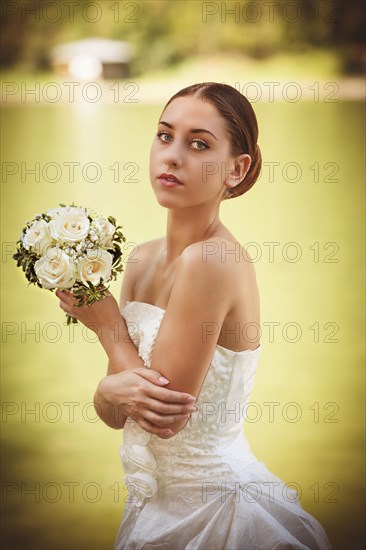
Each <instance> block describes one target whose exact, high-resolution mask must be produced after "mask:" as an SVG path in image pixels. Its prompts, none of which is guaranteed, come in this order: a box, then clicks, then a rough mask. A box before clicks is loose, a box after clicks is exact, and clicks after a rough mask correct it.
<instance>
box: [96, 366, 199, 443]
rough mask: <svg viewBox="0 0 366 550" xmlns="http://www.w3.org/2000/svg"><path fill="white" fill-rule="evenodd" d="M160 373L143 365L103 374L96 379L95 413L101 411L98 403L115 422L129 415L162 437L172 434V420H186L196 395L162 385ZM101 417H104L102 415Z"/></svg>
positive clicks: (190, 412)
mask: <svg viewBox="0 0 366 550" xmlns="http://www.w3.org/2000/svg"><path fill="white" fill-rule="evenodd" d="M160 376H161V374H160V373H159V372H157V371H155V370H150V369H148V368H146V367H141V368H136V369H130V370H125V371H122V372H119V373H117V374H111V375H109V376H105V377H104V378H102V380H101V381H100V382H99V385H98V388H97V391H96V394H95V400H94V403H95V405H96V410H97V413H98V415H99V416H100V417H101V418H102V417H103V411H101V410H99V411H98V405H99V404H100V405H101V408H102V406H104V407H106V408H107V409H109V411H111V410H112V409H113V411H114V414H113V420H114V421H115V423H116V427H119V428H121V427H122V426H121V425H119V426H118V416H120V417H121V414H122V415H125V416H130V417H131V418H132V419H133V420H135V422H137V423H138V424H139V425H140V426H141V427H142V428H143V429H144V430H145V431H147V432H149V433H152V434H155V435H157V436H159V437H160V438H162V439H169V438H170V437H172V436H173V435H175V433H174V431H172V430H170V431H169V427H171V426H172V425H173V424H174V423H177V422H178V421H180V422H182V421H185V422H184V423H186V422H187V421H188V419H189V417H190V415H191V414H192V412H194V411H195V410H196V407H194V402H195V398H194V397H193V396H191V395H190V394H188V393H184V392H177V391H173V390H168V389H167V388H164V387H162V385H163V384H164V383H168V382H164V381H161V380H159V378H160ZM102 419H103V418H102Z"/></svg>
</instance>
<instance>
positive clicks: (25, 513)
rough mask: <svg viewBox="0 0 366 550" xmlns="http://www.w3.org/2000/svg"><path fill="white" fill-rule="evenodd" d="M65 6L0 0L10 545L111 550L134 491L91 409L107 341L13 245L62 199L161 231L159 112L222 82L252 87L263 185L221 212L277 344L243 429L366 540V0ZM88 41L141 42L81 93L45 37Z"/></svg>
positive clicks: (264, 456)
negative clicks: (365, 0) (186, 89)
mask: <svg viewBox="0 0 366 550" xmlns="http://www.w3.org/2000/svg"><path fill="white" fill-rule="evenodd" d="M5 4H6V6H5V7H4V5H5ZM47 4H48V6H47ZM52 4H55V3H50V2H49V3H47V2H6V3H3V9H4V10H7V11H5V12H4V13H3V15H4V17H3V33H2V37H3V38H2V40H3V44H2V58H1V63H2V68H3V72H2V86H3V91H4V90H5V95H3V105H2V123H1V124H2V126H1V129H2V206H1V208H2V212H1V214H2V215H1V229H2V264H1V267H2V329H3V336H2V370H1V393H2V412H3V416H2V423H1V429H2V438H1V439H2V526H3V529H2V531H3V533H2V542H3V548H8V549H22V550H23V549H25V550H41V549H42V550H43V549H44V550H46V549H48V548H53V549H54V550H64V549H65V548H68V549H70V550H76V549H78V550H84V549H85V550H86V549H91V550H93V549H95V550H104V549H107V548H112V547H113V541H114V538H115V536H116V533H117V529H118V526H119V523H120V520H121V517H122V514H123V508H124V502H125V498H126V490H125V489H124V485H123V477H122V476H123V472H122V466H121V463H120V459H119V452H118V451H119V445H120V443H121V442H122V435H123V432H119V431H114V430H111V429H109V428H108V427H106V426H105V425H104V424H103V423H102V422H101V421H99V420H98V419H97V417H96V414H95V412H94V410H93V406H92V398H93V394H94V390H95V388H96V385H97V383H98V381H99V380H100V378H101V377H102V376H103V375H104V374H105V372H106V364H107V361H106V357H105V355H104V352H103V351H102V349H101V347H100V345H99V344H98V343H97V342H95V336H94V334H92V333H90V332H88V331H86V330H83V329H82V327H80V326H76V327H71V328H70V327H67V326H66V325H65V323H64V314H63V312H62V310H60V309H59V307H58V299H57V298H56V297H55V296H54V295H53V294H51V293H50V292H45V291H41V290H40V289H38V288H35V287H28V286H27V282H26V279H25V277H24V274H23V273H22V272H21V271H20V270H18V269H17V268H16V265H15V262H14V260H12V259H11V255H12V253H13V252H14V242H15V241H16V240H17V238H18V236H19V234H20V231H21V229H22V227H23V226H24V222H25V221H26V220H28V219H31V218H32V217H33V216H34V215H35V214H36V213H38V212H43V211H45V210H46V209H48V208H50V207H53V206H56V205H57V204H58V203H60V202H61V203H71V202H75V203H76V204H82V205H85V206H88V207H90V208H93V209H95V210H97V211H99V212H100V213H101V214H104V215H108V214H111V215H113V216H115V217H116V218H117V219H118V220H119V222H120V223H121V224H122V225H123V231H124V234H125V236H126V239H127V242H126V245H125V250H124V254H125V256H127V255H128V254H129V252H130V251H131V250H132V246H133V244H134V243H140V242H143V241H145V240H149V239H152V238H155V237H158V236H161V235H163V234H164V232H165V223H166V212H165V211H163V210H162V208H161V207H160V206H159V205H158V204H157V202H156V201H155V197H154V194H153V192H152V189H151V187H150V183H149V176H148V157H149V148H150V145H151V141H152V139H153V137H154V134H155V131H156V123H157V120H158V117H159V116H160V113H161V110H162V108H163V106H164V104H165V103H166V101H167V100H168V99H169V97H170V96H171V95H172V94H173V93H174V92H176V91H178V90H179V89H180V88H181V87H183V86H186V85H189V84H192V83H194V82H200V81H210V80H214V81H218V82H226V83H227V84H231V85H232V86H236V87H237V88H239V89H240V90H241V91H243V93H244V91H247V95H248V98H249V99H252V100H253V107H254V109H255V112H256V114H257V118H258V122H259V128H260V137H259V144H260V147H261V150H262V156H263V162H264V164H263V168H262V174H261V177H260V179H259V181H258V182H257V183H256V185H255V186H254V188H253V189H252V190H251V191H250V192H249V193H248V194H246V195H245V196H244V197H241V198H238V199H236V200H231V201H226V202H224V203H223V204H222V208H221V217H222V220H223V222H224V223H226V225H227V227H228V228H229V229H230V230H231V231H232V232H233V233H234V235H235V236H236V237H237V239H238V240H239V241H240V242H241V243H242V244H243V245H246V246H247V247H248V250H249V252H250V253H251V255H252V256H255V257H256V255H257V254H258V256H257V262H256V271H257V278H258V284H259V289H260V294H261V321H262V341H263V352H262V356H261V360H260V364H259V368H258V373H257V379H256V385H255V387H254V390H253V394H252V397H251V401H252V402H253V403H254V404H253V408H252V409H250V410H249V413H250V418H251V420H250V421H248V423H247V425H246V433H247V437H248V439H249V441H250V443H251V445H252V448H253V450H254V452H255V453H256V454H257V456H258V458H259V459H260V460H263V461H264V462H265V464H266V465H267V467H268V468H269V469H271V470H272V471H273V472H274V473H276V474H277V475H278V476H279V477H281V478H282V479H284V480H285V481H286V482H288V483H290V484H296V485H295V486H296V488H297V489H298V490H299V489H300V494H301V502H302V504H303V506H304V508H305V509H307V510H308V511H309V512H310V513H312V514H314V515H315V516H316V517H317V518H318V519H319V521H321V523H322V524H323V525H324V527H325V529H326V531H327V533H328V534H329V537H330V539H331V542H332V544H333V548H334V549H335V550H343V549H345V548H349V549H351V548H352V549H355V550H356V549H361V548H363V544H364V530H363V529H364V528H363V526H364V512H365V510H364V440H363V433H364V351H365V344H364V332H365V318H364V282H365V277H364V275H365V274H364V244H365V242H364V214H365V212H364V205H365V200H364V199H365V196H364V195H365V192H364V143H365V135H364V115H365V112H364V104H363V100H364V87H363V84H362V72H363V70H364V65H363V63H364V58H365V45H364V42H363V39H362V32H361V29H362V27H363V25H364V8H363V6H362V3H361V2H355V1H351V2H342V3H340V2H338V3H337V2H305V1H298V2H279V3H278V6H275V5H274V4H275V3H273V5H272V4H271V3H268V2H267V3H266V2H236V3H235V2H227V3H221V2H190V1H187V2H180V1H172V2H168V1H165V2H160V1H149V2H129V3H127V2H108V1H105V2H92V3H90V2H79V3H78V6H75V8H74V12H73V18H72V19H71V17H70V13H69V12H68V10H66V7H65V3H62V2H60V3H59V6H60V10H61V11H60V12H59V11H52V9H53V10H55V8H54V7H53V8H52ZM128 4H130V5H132V8H131V6H128ZM250 4H252V6H250ZM254 4H255V6H256V9H257V12H254V11H250V10H254V9H255V6H254V7H253V5H254ZM93 5H94V7H93ZM95 5H96V6H97V7H95ZM223 5H225V8H227V11H226V12H225V11H224V9H223ZM236 5H238V6H239V8H237V7H236ZM269 5H272V8H273V12H269ZM291 5H292V7H291ZM294 5H296V6H295V7H297V11H294V10H295V8H294ZM93 9H94V11H93ZM98 9H99V11H98ZM229 9H234V10H237V11H236V12H235V13H234V15H230V13H228V11H229ZM259 9H260V10H261V12H260V11H258V10H259ZM27 10H29V11H27ZM32 10H33V11H32ZM83 10H84V12H83ZM207 10H211V11H207ZM216 10H217V11H216ZM58 13H60V14H61V16H60V18H59V19H57V17H58V15H57V14H58ZM256 13H259V14H260V17H259V18H258V19H257V20H255V19H256ZM32 14H34V15H32ZM271 14H272V15H271ZM99 15H100V18H99V19H98V20H96V21H95V22H92V21H90V20H91V19H92V18H93V17H94V18H95V19H97V16H99ZM126 18H127V19H129V21H126ZM131 18H132V19H133V20H134V21H131ZM89 37H102V38H111V39H115V40H126V41H129V42H130V43H131V44H133V45H134V47H135V52H136V53H135V56H134V57H133V59H132V60H131V62H130V63H129V67H128V71H129V75H128V77H126V78H125V79H121V80H111V81H107V80H103V79H99V80H98V81H97V85H98V86H99V88H94V89H96V90H101V97H100V99H99V100H98V101H95V102H93V101H88V100H86V99H85V96H84V95H83V94H82V93H80V90H85V89H86V88H85V87H86V86H88V82H87V81H84V82H82V81H80V82H78V84H79V86H78V88H77V90H79V91H78V93H77V94H76V99H75V101H73V102H72V101H70V97H69V96H68V94H67V90H68V88H67V87H66V85H65V82H70V81H71V79H70V78H64V79H63V78H62V77H60V75H58V74H55V73H53V69H52V64H51V61H50V50H51V48H52V47H54V46H56V45H58V44H62V43H65V42H70V41H74V40H78V39H82V38H89ZM50 82H53V83H56V84H57V86H58V88H54V89H55V90H61V92H62V95H61V98H60V99H59V100H57V101H55V102H51V101H47V99H46V100H45V98H44V97H43V94H42V90H44V89H45V87H46V86H48V85H49V83H50ZM37 83H38V84H37ZM248 83H252V85H251V86H248ZM266 83H267V84H266ZM270 83H274V84H273V86H275V88H274V89H275V95H274V97H273V98H272V97H271V96H270V95H269V89H270ZM289 83H292V85H290V84H289ZM37 86H39V88H37ZM110 86H113V87H114V88H112V89H111V88H110ZM11 87H12V88H11ZM32 87H33V89H34V90H36V92H35V94H33V96H32V95H22V90H23V91H24V90H25V89H27V90H30V89H31V88H32ZM11 89H12V90H13V92H12V93H9V90H11ZM48 89H49V90H50V88H48ZM90 89H91V90H92V88H90ZM37 90H39V91H37ZM116 90H118V92H119V94H120V95H119V98H118V100H117V101H116V96H115V93H116ZM299 90H300V92H299ZM132 92H133V94H134V95H133V96H131V95H129V94H131V93H132ZM257 94H259V95H258V96H257ZM47 97H49V96H46V98H47ZM88 97H89V96H88ZM131 98H132V99H134V100H136V101H131ZM37 99H39V101H37ZM37 163H38V164H37ZM73 163H75V164H73ZM71 167H73V170H74V174H73V176H72V168H71ZM32 170H33V171H34V172H33V173H32ZM270 243H273V244H272V245H271V244H270ZM293 243H295V245H294V244H293ZM271 246H272V247H273V250H274V252H273V256H272V255H271V254H270V250H271ZM296 254H298V258H297V261H293V258H294V256H295V255H296ZM120 285H121V279H120V280H118V281H116V282H114V283H112V285H111V290H112V292H113V293H114V294H115V296H116V297H117V296H118V294H119V290H120ZM271 327H274V328H273V333H272V331H271ZM32 330H33V333H32ZM295 344H296V345H295ZM270 403H272V407H273V416H271V414H270V409H271V405H270ZM294 404H295V405H294ZM32 411H33V412H32ZM294 419H295V420H296V421H293V420H294ZM245 550H250V549H245Z"/></svg>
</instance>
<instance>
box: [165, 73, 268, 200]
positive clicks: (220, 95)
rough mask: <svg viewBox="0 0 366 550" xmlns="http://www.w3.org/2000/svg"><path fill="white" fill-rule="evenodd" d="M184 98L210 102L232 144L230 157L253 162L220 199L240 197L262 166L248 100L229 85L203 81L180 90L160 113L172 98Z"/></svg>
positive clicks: (253, 115)
mask: <svg viewBox="0 0 366 550" xmlns="http://www.w3.org/2000/svg"><path fill="white" fill-rule="evenodd" d="M184 96H197V97H200V98H201V99H202V101H209V102H210V103H212V104H213V105H214V106H215V107H216V109H217V110H218V111H219V113H220V114H221V115H222V117H223V119H224V121H225V125H226V130H227V133H228V135H229V138H230V143H231V154H232V155H233V156H238V155H241V154H242V153H246V154H248V155H250V157H251V159H252V161H251V164H250V168H249V170H248V172H247V174H246V176H245V178H244V179H243V180H242V181H241V182H240V183H239V184H238V185H236V186H235V187H233V188H226V190H225V194H224V196H223V200H225V199H231V198H234V197H238V196H240V195H243V194H244V193H246V192H247V191H249V189H250V188H251V187H253V185H254V184H255V182H256V181H257V179H258V177H259V174H260V171H261V166H262V155H261V151H260V149H259V146H258V144H257V139H258V123H257V118H256V116H255V113H254V111H253V107H252V106H251V104H250V103H249V101H248V100H247V98H246V97H245V96H244V95H243V94H241V93H240V92H238V90H236V89H235V88H233V87H232V86H229V85H227V84H220V83H218V82H202V83H200V84H193V85H192V86H188V87H187V88H183V89H182V90H180V91H179V92H177V93H176V94H174V95H173V96H172V97H171V98H170V99H169V101H168V103H167V104H166V105H165V107H164V109H163V112H164V111H165V109H166V108H167V106H168V105H169V104H170V103H171V102H172V101H173V100H174V99H177V98H178V97H184Z"/></svg>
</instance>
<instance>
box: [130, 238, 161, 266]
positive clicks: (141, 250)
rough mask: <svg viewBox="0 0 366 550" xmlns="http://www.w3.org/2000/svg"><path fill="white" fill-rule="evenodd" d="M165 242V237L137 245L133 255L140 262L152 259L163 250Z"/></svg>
mask: <svg viewBox="0 0 366 550" xmlns="http://www.w3.org/2000/svg"><path fill="white" fill-rule="evenodd" d="M164 241H165V237H157V238H156V239H150V240H149V241H144V242H142V243H139V244H136V246H135V248H134V250H133V255H134V257H136V258H137V259H138V260H139V261H143V260H145V259H151V255H152V254H156V253H158V252H159V251H160V250H161V247H162V246H163V243H164Z"/></svg>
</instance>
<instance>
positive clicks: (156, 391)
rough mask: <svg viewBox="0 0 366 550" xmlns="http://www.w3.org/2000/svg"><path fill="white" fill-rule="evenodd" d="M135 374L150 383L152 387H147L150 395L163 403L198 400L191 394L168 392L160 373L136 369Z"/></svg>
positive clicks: (142, 368)
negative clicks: (160, 379)
mask: <svg viewBox="0 0 366 550" xmlns="http://www.w3.org/2000/svg"><path fill="white" fill-rule="evenodd" d="M134 372H135V373H136V374H138V375H139V376H141V377H142V378H144V379H145V380H146V381H147V382H150V385H148V386H147V389H148V390H149V394H150V395H151V397H154V398H155V399H160V400H161V401H167V402H172V403H182V404H183V403H194V402H195V400H196V398H195V396H194V395H191V394H190V393H185V392H180V391H174V390H168V389H167V388H164V387H163V386H162V382H161V381H159V378H160V377H161V376H162V375H161V374H160V372H158V371H155V370H152V369H147V368H145V367H141V368H138V369H134Z"/></svg>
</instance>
